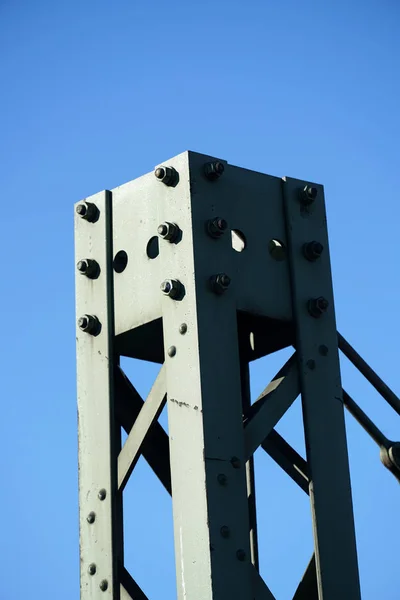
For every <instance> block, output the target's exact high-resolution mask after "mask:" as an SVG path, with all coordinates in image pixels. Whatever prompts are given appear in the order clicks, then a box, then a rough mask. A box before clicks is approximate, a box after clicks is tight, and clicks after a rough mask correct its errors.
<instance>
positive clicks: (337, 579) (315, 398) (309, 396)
mask: <svg viewBox="0 0 400 600" xmlns="http://www.w3.org/2000/svg"><path fill="white" fill-rule="evenodd" d="M282 185H283V197H284V205H285V213H286V231H287V241H288V251H289V259H290V267H291V281H292V301H293V313H294V319H295V323H296V350H297V355H298V364H299V371H300V380H301V394H302V402H303V416H304V430H305V439H306V448H307V461H308V467H309V470H310V477H311V481H310V500H311V510H312V517H313V528H314V542H315V555H316V569H317V577H318V593H319V599H320V600H336V599H337V598H343V600H357V599H358V598H360V586H359V577H358V564H357V551H356V541H355V532H354V522H353V508H352V498H351V486H350V474H349V465H348V457H347V444H346V432H345V422H344V407H343V400H342V387H341V380H340V369H339V357H338V349H337V334H336V322H335V312H334V301H333V290H332V280H331V269H330V260H329V245H328V235H327V228H326V214H325V202H324V192H323V188H322V186H315V187H316V188H317V190H318V195H317V198H316V199H315V201H314V202H313V203H312V204H311V205H310V206H309V207H304V206H302V204H301V203H300V196H299V195H300V191H301V190H302V189H303V188H304V187H305V186H306V185H307V182H302V181H298V180H296V179H291V178H286V179H285V180H284V181H283V183H282ZM313 185H314V184H313ZM312 240H316V241H318V242H321V243H322V245H323V247H324V251H323V254H322V256H321V258H320V259H319V260H317V261H316V262H310V261H308V260H306V259H305V258H304V256H303V252H302V249H303V245H304V244H305V243H306V242H310V241H312ZM318 297H324V298H326V299H327V300H328V301H329V308H328V310H327V312H326V313H325V314H323V315H322V316H321V317H320V318H313V317H312V316H310V314H309V312H308V308H307V305H308V300H309V299H310V298H318ZM322 347H324V348H327V352H326V351H325V350H324V351H323V352H322V353H321V348H322Z"/></svg>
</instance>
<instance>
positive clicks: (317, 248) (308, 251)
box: [303, 240, 324, 262]
mask: <svg viewBox="0 0 400 600" xmlns="http://www.w3.org/2000/svg"><path fill="white" fill-rule="evenodd" d="M323 251H324V247H323V245H322V244H321V242H316V241H315V240H314V241H312V242H307V243H306V244H304V246H303V254H304V256H305V257H306V259H307V260H309V261H311V262H314V261H316V260H318V258H320V256H321V255H322V252H323Z"/></svg>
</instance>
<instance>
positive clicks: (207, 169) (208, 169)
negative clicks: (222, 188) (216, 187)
mask: <svg viewBox="0 0 400 600" xmlns="http://www.w3.org/2000/svg"><path fill="white" fill-rule="evenodd" d="M224 171H225V167H224V164H223V163H222V162H221V161H219V160H215V161H213V162H208V163H206V164H205V165H204V175H205V176H206V177H207V179H208V180H209V181H216V180H217V179H219V178H220V177H221V175H222V174H223V172H224Z"/></svg>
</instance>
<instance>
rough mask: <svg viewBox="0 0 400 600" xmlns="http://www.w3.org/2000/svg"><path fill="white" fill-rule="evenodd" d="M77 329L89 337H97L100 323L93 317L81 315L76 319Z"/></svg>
mask: <svg viewBox="0 0 400 600" xmlns="http://www.w3.org/2000/svg"><path fill="white" fill-rule="evenodd" d="M78 327H79V329H80V330H81V331H84V332H85V333H90V334H91V335H97V334H98V333H100V329H101V325H100V321H99V320H98V318H97V317H96V316H95V315H83V316H82V317H80V318H79V319H78Z"/></svg>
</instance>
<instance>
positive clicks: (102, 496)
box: [97, 488, 107, 500]
mask: <svg viewBox="0 0 400 600" xmlns="http://www.w3.org/2000/svg"><path fill="white" fill-rule="evenodd" d="M97 496H98V498H99V500H105V499H106V496H107V492H106V490H105V489H104V488H102V489H101V490H100V491H99V493H98V494H97Z"/></svg>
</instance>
